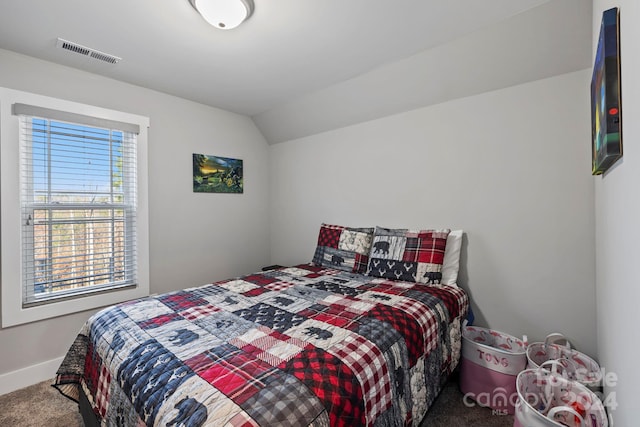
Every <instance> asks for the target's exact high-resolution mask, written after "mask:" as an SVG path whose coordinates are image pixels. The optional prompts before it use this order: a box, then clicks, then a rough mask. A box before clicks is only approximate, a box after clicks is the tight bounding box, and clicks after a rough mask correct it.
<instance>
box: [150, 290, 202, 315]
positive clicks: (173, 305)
mask: <svg viewBox="0 0 640 427" xmlns="http://www.w3.org/2000/svg"><path fill="white" fill-rule="evenodd" d="M157 299H158V301H161V302H162V303H163V304H164V305H166V306H167V307H169V308H170V309H171V310H173V311H179V310H185V309H187V308H191V307H196V306H198V305H205V304H206V303H207V301H206V300H204V299H202V298H200V297H199V296H197V295H194V294H193V293H191V292H186V291H178V292H172V293H170V294H165V295H160V296H158V298H157Z"/></svg>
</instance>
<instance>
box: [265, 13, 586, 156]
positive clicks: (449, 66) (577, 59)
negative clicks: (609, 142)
mask: <svg viewBox="0 0 640 427" xmlns="http://www.w3.org/2000/svg"><path fill="white" fill-rule="evenodd" d="M591 15H592V13H591V3H590V2H588V1H584V0H562V1H548V2H545V3H543V4H541V5H540V6H537V7H534V8H532V9H529V10H527V11H525V12H523V13H520V14H517V15H515V16H512V17H511V18H509V19H507V20H504V21H501V22H497V23H495V24H493V25H490V26H488V27H485V28H482V29H480V30H477V31H474V32H472V33H471V34H467V35H465V36H463V37H460V38H458V39H456V40H453V41H451V42H449V43H445V44H443V45H439V46H435V47H433V48H431V49H427V50H424V51H421V52H419V53H417V54H415V55H412V56H410V57H408V58H404V59H401V60H398V61H394V62H391V63H389V64H385V65H382V66H380V67H377V68H375V69H373V70H371V71H369V72H366V73H364V74H360V75H357V76H354V77H353V78H351V79H348V80H345V81H341V82H338V83H336V84H334V85H331V86H329V87H326V88H322V89H319V90H317V91H315V92H312V93H308V94H306V95H304V96H300V97H298V98H296V99H294V100H291V101H290V102H287V103H284V104H283V105H279V106H276V107H274V108H271V109H269V110H267V111H264V112H262V113H260V114H256V115H255V116H253V120H254V121H255V122H256V125H257V126H258V128H259V129H260V131H261V132H262V134H263V135H264V136H265V137H266V139H267V141H268V142H269V143H270V144H274V143H279V142H285V141H288V140H292V139H298V138H302V137H305V136H308V135H313V134H315V133H320V132H324V131H329V130H332V129H337V128H340V127H345V126H348V125H352V124H355V123H361V122H364V121H368V120H374V119H378V118H382V117H386V116H390V115H391V114H396V113H400V112H405V111H410V110H413V109H415V108H422V107H425V106H427V105H435V104H440V103H442V102H446V101H448V100H452V99H457V98H462V97H465V96H471V95H478V94H480V93H483V92H489V91H491V90H496V89H500V88H504V87H508V86H514V85H517V84H522V83H525V82H531V81H536V80H540V79H543V78H547V77H552V76H556V75H559V74H565V73H569V72H573V71H578V70H582V69H585V68H587V67H589V64H590V62H591V55H590V52H591V51H590V43H589V36H590V34H591ZM496 64H499V66H496Z"/></svg>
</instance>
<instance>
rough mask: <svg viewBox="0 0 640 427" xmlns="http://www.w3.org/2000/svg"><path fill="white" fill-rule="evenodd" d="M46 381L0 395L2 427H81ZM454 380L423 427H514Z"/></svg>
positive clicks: (70, 405)
mask: <svg viewBox="0 0 640 427" xmlns="http://www.w3.org/2000/svg"><path fill="white" fill-rule="evenodd" d="M51 383H52V381H45V382H42V383H39V384H35V385H33V386H31V387H27V388H24V389H21V390H17V391H14V392H12V393H8V394H5V395H2V396H0V426H16V427H42V426H47V427H81V426H82V425H83V423H82V418H81V417H80V414H79V413H78V406H77V405H76V403H75V402H73V401H71V400H69V399H67V398H66V397H64V396H62V395H61V394H60V393H59V392H58V391H57V390H56V389H54V388H53V387H51ZM462 397H463V396H462V393H460V390H459V389H458V384H457V383H456V382H455V379H454V380H453V381H451V382H450V383H449V384H447V386H446V387H445V388H444V390H443V391H442V393H440V396H438V398H437V400H436V401H435V402H434V404H433V406H432V407H431V409H430V410H429V412H428V413H427V417H426V418H425V420H424V421H423V422H422V424H420V427H448V426H461V427H462V426H465V427H466V426H469V427H507V426H508V427H511V426H513V417H512V416H508V415H494V414H493V413H492V411H491V409H488V408H481V407H479V406H473V407H468V405H465V404H464V401H463V398H462Z"/></svg>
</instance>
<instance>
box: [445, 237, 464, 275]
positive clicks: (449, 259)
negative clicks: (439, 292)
mask: <svg viewBox="0 0 640 427" xmlns="http://www.w3.org/2000/svg"><path fill="white" fill-rule="evenodd" d="M462 233H463V230H451V233H449V235H448V236H447V246H446V247H445V249H444V262H443V263H442V279H441V281H440V283H442V284H443V285H451V286H457V285H458V269H459V268H460V249H462Z"/></svg>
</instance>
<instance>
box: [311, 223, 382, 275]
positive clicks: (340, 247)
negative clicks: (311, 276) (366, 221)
mask: <svg viewBox="0 0 640 427" xmlns="http://www.w3.org/2000/svg"><path fill="white" fill-rule="evenodd" d="M372 237H373V228H372V227H371V228H352V227H343V226H341V225H330V224H322V225H321V227H320V233H319V234H318V245H317V246H316V251H315V253H314V255H313V263H314V264H315V265H318V266H321V267H330V268H335V269H337V270H344V271H349V272H352V273H360V274H364V272H365V271H366V269H367V261H368V260H369V251H370V250H371V239H372Z"/></svg>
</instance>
